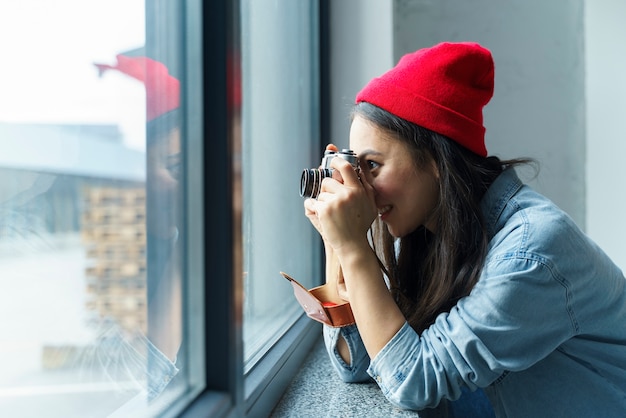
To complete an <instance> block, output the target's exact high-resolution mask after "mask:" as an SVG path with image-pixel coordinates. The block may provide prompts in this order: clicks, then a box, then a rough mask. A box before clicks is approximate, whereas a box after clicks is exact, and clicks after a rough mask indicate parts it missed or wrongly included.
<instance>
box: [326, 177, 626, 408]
mask: <svg viewBox="0 0 626 418" xmlns="http://www.w3.org/2000/svg"><path fill="white" fill-rule="evenodd" d="M482 210H483V216H484V218H485V220H486V225H487V228H488V231H489V236H490V243H489V251H488V254H487V257H486V259H485V263H484V265H483V270H482V274H481V277H480V279H479V281H478V282H477V284H476V285H475V287H474V289H473V290H472V291H471V293H470V294H469V295H468V296H466V297H464V298H462V299H461V300H459V302H458V303H457V304H456V305H455V306H454V307H453V308H452V309H451V310H450V312H446V313H442V314H440V315H439V316H438V317H437V318H436V320H435V322H434V323H433V324H432V325H431V326H430V327H429V328H428V329H426V330H425V331H424V332H423V333H422V334H421V335H419V334H417V333H416V332H415V331H414V330H413V329H412V328H411V327H410V326H409V325H408V323H405V324H404V326H403V327H402V328H401V329H400V330H399V331H398V332H397V334H396V335H395V336H394V337H393V338H392V339H391V340H390V341H389V342H388V343H387V345H386V346H385V347H384V348H383V349H382V350H381V351H380V352H379V353H378V355H377V356H376V357H375V358H374V359H372V360H371V361H370V359H369V357H368V355H367V353H366V351H365V347H364V346H363V343H362V341H361V338H360V336H359V333H358V329H357V326H350V327H346V328H330V327H325V328H324V339H325V342H326V347H327V350H328V352H329V354H330V359H331V363H332V364H333V365H334V367H335V369H337V371H338V372H339V375H340V376H341V377H342V378H343V380H345V381H348V382H350V381H361V380H364V379H366V378H368V377H369V376H371V377H373V378H374V380H375V381H376V382H377V383H378V385H379V386H380V388H381V390H382V392H383V394H384V395H385V397H386V398H387V399H388V400H389V401H390V402H391V403H392V404H394V405H396V406H398V407H401V408H406V409H418V410H419V409H423V408H429V407H435V406H436V405H438V404H439V402H440V401H441V400H442V399H449V400H455V399H457V398H459V396H460V395H461V391H462V390H463V388H464V387H465V390H467V389H469V390H470V391H473V390H476V389H477V388H484V390H485V392H486V393H487V395H488V397H489V399H490V401H491V403H492V406H493V408H494V411H495V413H496V415H497V416H506V417H531V416H532V417H583V416H584V417H595V416H602V417H613V416H625V414H626V279H625V278H624V275H623V273H622V272H621V271H620V269H619V268H618V267H616V266H615V264H614V263H613V262H612V261H611V260H610V259H609V258H608V257H607V255H606V254H605V253H604V252H603V251H602V250H601V249H600V248H598V246H597V245H596V244H594V243H593V242H592V241H591V240H590V239H589V238H588V237H587V236H586V235H585V234H584V233H583V232H582V231H581V230H580V229H579V228H578V227H577V226H576V225H575V224H574V222H573V221H572V220H571V219H570V218H569V217H568V216H567V215H566V214H565V213H564V212H563V211H561V210H560V209H559V208H557V207H556V206H555V205H554V204H553V203H552V202H551V201H550V200H548V199H547V198H545V197H543V196H541V195H540V194H538V193H536V192H535V191H533V190H532V189H531V188H530V187H528V186H526V185H523V184H522V182H521V181H520V180H519V178H518V177H517V175H516V174H515V171H514V170H512V169H510V170H506V171H505V172H503V173H502V174H501V175H500V176H499V177H498V178H497V179H496V181H495V182H494V184H493V185H492V186H491V187H490V188H489V190H488V191H487V193H486V194H485V196H484V198H483V201H482ZM340 334H341V335H343V337H344V338H345V340H346V342H347V344H348V347H349V349H350V353H351V359H352V360H351V364H350V365H348V364H346V363H345V362H344V361H343V360H342V359H341V357H340V356H339V354H338V353H337V350H336V344H337V339H338V337H339V335H340Z"/></svg>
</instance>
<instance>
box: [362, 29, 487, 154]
mask: <svg viewBox="0 0 626 418" xmlns="http://www.w3.org/2000/svg"><path fill="white" fill-rule="evenodd" d="M493 79H494V64H493V59H492V57H491V53H490V52H489V50H487V49H485V48H483V47H482V46H480V45H479V44H477V43H471V42H461V43H448V42H444V43H440V44H437V45H435V46H433V47H431V48H424V49H420V50H418V51H415V52H413V53H410V54H406V55H404V56H403V57H402V58H401V59H400V61H399V62H398V64H397V65H396V66H395V67H394V68H392V69H391V70H389V71H388V72H386V73H385V74H383V75H382V76H380V77H377V78H374V79H372V80H371V81H370V82H369V83H368V84H367V85H366V86H365V87H364V88H363V89H362V90H361V91H360V92H359V93H358V94H357V96H356V103H359V102H368V103H371V104H373V105H375V106H378V107H380V108H382V109H384V110H386V111H388V112H390V113H392V114H394V115H396V116H398V117H400V118H402V119H405V120H407V121H409V122H412V123H415V124H417V125H419V126H422V127H424V128H427V129H430V130H431V131H435V132H438V133H440V134H442V135H445V136H447V137H448V138H450V139H452V140H454V141H456V142H457V143H459V144H460V145H462V146H464V147H465V148H467V149H469V150H471V151H473V152H474V153H476V154H478V155H481V156H483V157H485V156H487V149H486V147H485V128H484V127H483V113H482V110H483V107H484V106H485V105H486V104H487V103H488V102H489V100H490V99H491V97H492V96H493Z"/></svg>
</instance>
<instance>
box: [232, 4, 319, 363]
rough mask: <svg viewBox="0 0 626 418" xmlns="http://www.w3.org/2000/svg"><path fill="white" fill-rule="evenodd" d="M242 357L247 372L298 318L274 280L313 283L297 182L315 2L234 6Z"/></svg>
mask: <svg viewBox="0 0 626 418" xmlns="http://www.w3.org/2000/svg"><path fill="white" fill-rule="evenodd" d="M241 14H242V25H241V27H242V33H241V45H242V75H243V84H242V85H243V109H242V126H243V131H242V133H243V135H242V142H243V143H242V164H241V166H242V170H243V173H242V175H243V220H242V221H243V231H242V233H243V248H244V257H243V265H244V269H243V270H244V271H243V274H244V277H243V283H244V326H243V337H244V358H245V370H246V371H248V370H250V369H251V367H253V366H254V364H255V363H256V362H257V360H258V359H259V358H261V357H262V356H263V355H264V354H265V352H266V351H267V349H268V348H269V347H270V346H271V344H272V343H273V342H275V341H276V340H277V339H278V338H279V337H280V336H281V335H282V334H283V333H284V332H285V331H286V330H287V329H288V328H289V326H290V325H292V324H293V323H294V321H295V320H296V319H298V317H300V316H301V315H302V309H301V308H300V306H299V305H298V304H297V302H296V300H295V298H294V296H293V290H292V287H291V285H290V284H289V282H288V281H286V280H285V279H284V278H283V277H282V276H281V275H280V274H279V272H280V271H284V272H286V273H288V274H289V275H291V276H292V277H294V278H295V279H296V280H298V281H299V282H300V283H302V284H303V285H304V286H306V287H313V285H314V284H317V283H318V281H319V280H320V277H321V276H320V268H319V256H320V252H319V251H320V249H319V245H320V241H319V236H318V235H317V233H316V232H315V230H314V228H313V227H312V226H311V225H310V223H309V222H308V220H307V219H306V217H305V216H304V215H303V211H304V209H303V200H302V198H301V197H300V196H299V185H300V176H301V173H302V171H303V169H305V168H311V167H317V166H318V165H319V161H320V159H321V154H322V150H321V149H319V94H318V89H319V77H318V72H319V68H318V66H319V58H318V47H317V36H318V31H317V2H315V1H297V2H295V1H291V0H278V1H277V0H243V1H242V2H241Z"/></svg>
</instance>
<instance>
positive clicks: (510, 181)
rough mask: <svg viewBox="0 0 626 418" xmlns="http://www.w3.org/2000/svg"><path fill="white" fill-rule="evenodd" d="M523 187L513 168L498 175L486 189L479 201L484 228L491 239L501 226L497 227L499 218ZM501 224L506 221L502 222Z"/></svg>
mask: <svg viewBox="0 0 626 418" xmlns="http://www.w3.org/2000/svg"><path fill="white" fill-rule="evenodd" d="M522 186H523V183H522V181H521V180H520V179H519V177H518V176H517V173H516V172H515V170H514V169H513V168H507V169H506V170H504V171H503V172H502V174H500V175H499V176H498V177H497V178H496V180H495V181H494V182H493V184H492V185H491V186H490V187H489V189H487V192H486V193H485V195H484V196H483V199H482V201H481V209H482V213H483V216H484V218H485V227H486V228H487V231H488V233H489V237H490V238H491V237H493V236H494V235H495V233H496V232H497V231H499V230H500V229H501V227H502V225H499V221H500V216H501V215H502V212H503V211H504V208H505V207H506V205H507V204H508V203H509V201H510V200H511V198H512V197H513V196H514V195H515V193H517V191H518V190H519V189H521V188H522ZM501 222H502V223H504V222H506V220H505V219H504V220H502V221H501Z"/></svg>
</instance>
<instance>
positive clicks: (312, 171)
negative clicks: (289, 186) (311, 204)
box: [300, 168, 333, 198]
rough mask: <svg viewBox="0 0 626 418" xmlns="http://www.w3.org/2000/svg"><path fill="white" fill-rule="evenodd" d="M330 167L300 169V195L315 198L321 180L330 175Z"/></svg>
mask: <svg viewBox="0 0 626 418" xmlns="http://www.w3.org/2000/svg"><path fill="white" fill-rule="evenodd" d="M332 175H333V172H332V169H329V168H309V169H305V170H303V171H302V176H301V177H300V196H302V197H312V198H316V197H317V195H319V194H320V187H322V180H323V179H324V177H331V176H332Z"/></svg>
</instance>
